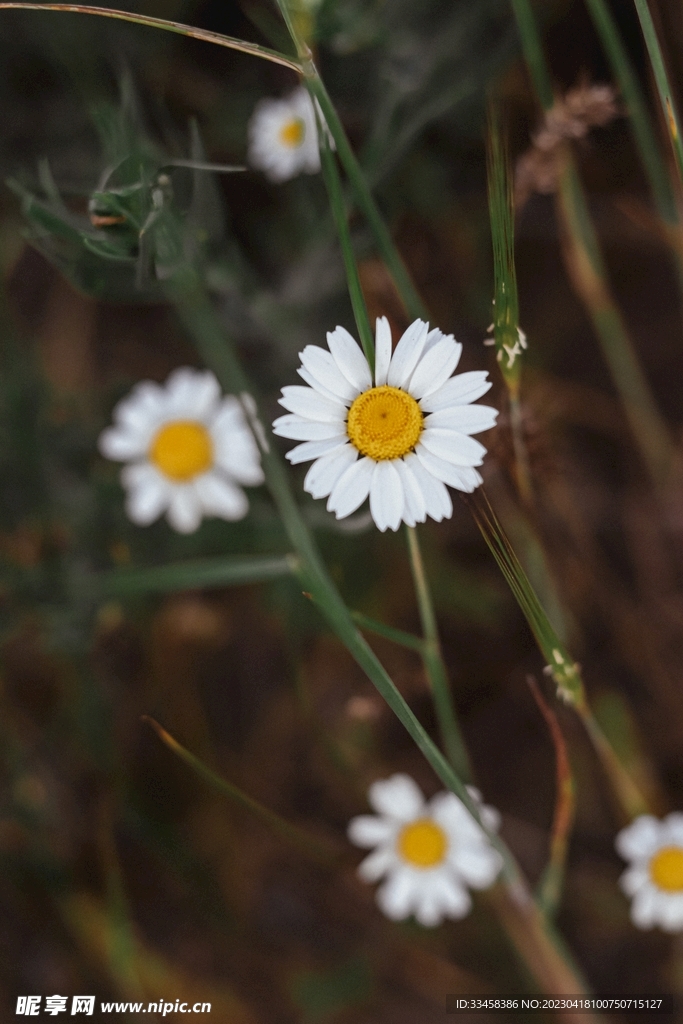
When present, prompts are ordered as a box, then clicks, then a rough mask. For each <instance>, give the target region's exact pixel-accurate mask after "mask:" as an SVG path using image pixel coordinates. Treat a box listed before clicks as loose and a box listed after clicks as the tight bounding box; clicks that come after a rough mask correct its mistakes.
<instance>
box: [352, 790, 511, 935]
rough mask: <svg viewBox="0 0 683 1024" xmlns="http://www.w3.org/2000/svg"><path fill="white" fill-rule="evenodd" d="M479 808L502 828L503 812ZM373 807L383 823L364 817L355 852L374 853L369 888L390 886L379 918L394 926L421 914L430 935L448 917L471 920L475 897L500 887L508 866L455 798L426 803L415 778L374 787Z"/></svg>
mask: <svg viewBox="0 0 683 1024" xmlns="http://www.w3.org/2000/svg"><path fill="white" fill-rule="evenodd" d="M469 792H470V794H471V796H472V797H473V799H474V800H476V801H477V803H478V804H479V805H480V813H481V815H482V820H483V821H484V823H485V824H486V826H487V827H488V828H491V829H495V828H497V827H498V825H499V823H500V816H499V814H498V811H496V810H495V809H494V808H493V807H483V806H481V796H480V794H479V792H478V791H477V790H475V789H473V788H470V789H469ZM368 800H369V802H370V804H371V806H372V808H373V810H375V811H376V812H377V815H378V816H377V817H374V816H372V815H369V814H368V815H365V814H364V815H360V816H359V817H357V818H353V819H352V820H351V822H350V823H349V827H348V836H349V839H350V840H351V842H352V843H355V845H356V846H362V847H368V848H370V847H374V850H373V852H372V853H371V854H370V855H369V856H368V857H366V858H365V860H364V861H363V862H362V863H361V865H360V867H359V868H358V874H359V875H360V877H361V878H362V879H363V881H365V882H377V881H379V879H380V878H384V879H385V881H384V883H383V885H381V886H380V888H379V889H378V890H377V903H378V905H379V907H380V910H381V911H382V912H383V913H384V914H385V915H386V916H387V917H389V918H391V919H392V920H394V921H402V920H404V919H405V918H407V917H409V916H410V915H411V914H414V915H415V917H416V919H417V920H418V921H419V923H420V924H422V925H424V926H425V927H427V928H431V927H434V926H435V925H438V924H440V923H441V921H442V919H443V918H445V917H450V918H453V919H455V920H457V919H459V918H461V917H464V916H465V915H466V914H467V913H468V912H469V910H470V908H471V906H472V900H471V897H470V894H469V892H468V888H467V887H468V886H469V888H471V889H487V888H488V887H489V886H490V885H492V884H493V882H494V881H495V880H496V877H497V876H498V873H499V871H500V869H501V867H502V858H501V856H500V854H499V853H498V851H497V850H495V849H494V848H493V846H492V845H491V843H490V841H489V839H488V837H487V836H486V834H485V833H484V831H483V830H482V828H481V827H480V826H479V825H478V824H477V822H476V821H475V820H474V819H473V817H472V815H471V814H470V813H469V811H468V810H467V808H466V807H465V805H464V804H463V802H462V801H461V800H459V799H458V797H457V796H455V794H454V793H447V792H443V793H438V794H437V795H436V796H435V797H433V798H432V799H431V800H430V801H429V802H426V801H425V799H424V796H423V795H422V793H421V791H420V789H419V787H418V785H417V784H416V783H415V782H414V781H413V779H411V778H410V776H409V775H403V774H397V775H392V776H391V778H389V779H384V780H382V781H379V782H374V783H373V784H372V786H370V789H369V791H368Z"/></svg>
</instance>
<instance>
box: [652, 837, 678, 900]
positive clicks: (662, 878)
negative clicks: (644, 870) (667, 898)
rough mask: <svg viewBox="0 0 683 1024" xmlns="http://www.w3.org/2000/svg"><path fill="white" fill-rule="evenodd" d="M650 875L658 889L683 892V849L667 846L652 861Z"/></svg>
mask: <svg viewBox="0 0 683 1024" xmlns="http://www.w3.org/2000/svg"><path fill="white" fill-rule="evenodd" d="M650 877H651V878H652V881H653V882H654V883H655V885H656V886H657V888H658V889H664V891H665V892H683V850H682V849H681V848H680V847H678V846H665V847H664V848H663V849H662V850H659V852H658V853H656V854H655V855H654V857H653V858H652V860H651V861H650Z"/></svg>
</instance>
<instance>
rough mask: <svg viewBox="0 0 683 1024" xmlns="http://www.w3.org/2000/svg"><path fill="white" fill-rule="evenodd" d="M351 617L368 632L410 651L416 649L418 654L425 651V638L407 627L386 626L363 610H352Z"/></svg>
mask: <svg viewBox="0 0 683 1024" xmlns="http://www.w3.org/2000/svg"><path fill="white" fill-rule="evenodd" d="M351 618H352V619H353V621H354V622H355V623H356V625H357V626H360V628H361V629H364V630H365V632H366V633H374V634H375V635H376V636H381V637H384V639H385V640H391V642H392V643H394V644H398V646H399V647H406V648H407V649H408V650H409V651H416V652H417V654H422V653H423V651H424V640H422V639H421V638H420V637H419V636H415V635H414V633H408V632H406V630H405V629H396V627H395V626H386V625H385V624H384V623H383V622H377V620H376V619H372V618H370V616H369V615H364V614H363V612H351Z"/></svg>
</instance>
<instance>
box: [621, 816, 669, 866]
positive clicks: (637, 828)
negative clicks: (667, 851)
mask: <svg viewBox="0 0 683 1024" xmlns="http://www.w3.org/2000/svg"><path fill="white" fill-rule="evenodd" d="M660 831H661V828H660V823H659V821H658V820H657V818H655V817H654V816H653V815H652V814H641V815H640V816H639V817H637V818H636V820H635V821H632V822H631V824H630V825H627V826H626V828H622V830H621V832H619V833H618V835H617V837H616V839H615V840H614V845H615V847H616V849H617V853H618V854H619V855H620V856H621V857H623V858H624V860H635V861H638V860H644V859H646V858H649V856H650V855H651V854H652V853H654V851H655V850H656V849H657V847H658V846H659V845H660Z"/></svg>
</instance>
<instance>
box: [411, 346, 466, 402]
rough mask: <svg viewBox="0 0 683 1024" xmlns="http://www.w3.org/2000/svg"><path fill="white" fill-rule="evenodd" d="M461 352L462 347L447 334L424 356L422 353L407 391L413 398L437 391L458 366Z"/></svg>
mask: <svg viewBox="0 0 683 1024" xmlns="http://www.w3.org/2000/svg"><path fill="white" fill-rule="evenodd" d="M461 352H462V345H459V344H458V342H457V341H456V340H455V338H454V337H453V335H452V334H447V335H446V336H445V337H444V338H441V339H440V340H439V341H437V343H436V345H434V346H433V347H432V348H431V349H430V350H429V351H428V352H427V353H426V354H425V353H423V354H422V358H421V359H420V361H419V362H418V364H417V366H416V367H415V372H414V373H413V375H412V377H411V378H410V385H409V388H408V390H409V391H410V393H411V395H412V396H413V398H423V397H424V396H425V395H431V394H432V392H434V391H438V389H439V388H440V387H441V385H442V384H443V383H444V382H445V381H447V380H448V378H449V377H450V375H451V374H452V373H453V370H454V369H455V368H456V366H457V365H458V362H459V360H460V353H461Z"/></svg>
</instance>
